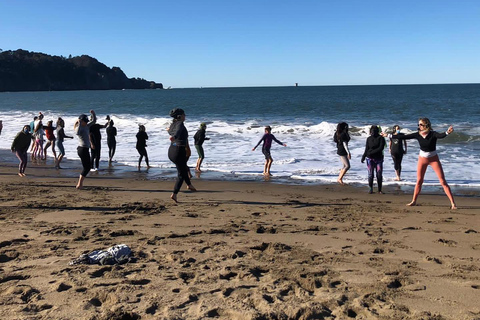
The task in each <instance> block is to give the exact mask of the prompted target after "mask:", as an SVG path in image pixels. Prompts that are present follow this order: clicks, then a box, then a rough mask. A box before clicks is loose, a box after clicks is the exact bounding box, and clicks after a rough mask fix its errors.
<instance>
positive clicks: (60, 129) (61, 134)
mask: <svg viewBox="0 0 480 320" xmlns="http://www.w3.org/2000/svg"><path fill="white" fill-rule="evenodd" d="M64 128H65V121H63V119H62V118H60V117H59V118H58V119H57V141H56V142H57V148H58V158H57V163H56V164H55V168H57V169H62V168H61V167H60V162H62V160H63V157H64V156H65V148H64V147H63V141H64V140H65V138H69V139H73V137H70V136H67V135H66V134H65V131H64Z"/></svg>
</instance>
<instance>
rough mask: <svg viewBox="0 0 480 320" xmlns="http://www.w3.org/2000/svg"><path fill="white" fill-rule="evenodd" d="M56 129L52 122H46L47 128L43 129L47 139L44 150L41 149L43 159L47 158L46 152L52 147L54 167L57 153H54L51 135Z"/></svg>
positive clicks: (53, 140) (52, 135)
mask: <svg viewBox="0 0 480 320" xmlns="http://www.w3.org/2000/svg"><path fill="white" fill-rule="evenodd" d="M56 129H57V128H56V127H54V126H53V120H49V121H48V122H47V126H46V127H45V136H46V137H47V143H46V144H45V148H43V152H44V153H45V159H46V158H47V150H48V147H50V146H52V152H53V157H54V161H55V167H56V163H57V152H56V151H55V140H56V139H55V135H54V134H53V130H56Z"/></svg>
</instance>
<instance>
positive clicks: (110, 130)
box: [106, 116, 117, 164]
mask: <svg viewBox="0 0 480 320" xmlns="http://www.w3.org/2000/svg"><path fill="white" fill-rule="evenodd" d="M107 120H108V127H107V130H106V131H107V145H108V163H109V164H111V163H112V160H113V156H114V155H115V150H116V149H117V139H116V136H117V128H115V127H114V126H113V124H114V123H113V120H112V119H110V116H107Z"/></svg>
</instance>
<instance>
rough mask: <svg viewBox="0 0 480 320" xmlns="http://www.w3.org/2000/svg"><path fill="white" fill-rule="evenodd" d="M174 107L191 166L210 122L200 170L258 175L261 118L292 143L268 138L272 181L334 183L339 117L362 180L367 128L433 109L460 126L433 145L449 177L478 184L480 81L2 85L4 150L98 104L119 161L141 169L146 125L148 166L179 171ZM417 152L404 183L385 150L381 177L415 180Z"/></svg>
mask: <svg viewBox="0 0 480 320" xmlns="http://www.w3.org/2000/svg"><path fill="white" fill-rule="evenodd" d="M175 107H180V108H183V109H184V110H185V112H186V115H187V120H186V123H185V124H186V127H187V129H188V130H189V136H190V144H191V145H192V153H193V154H192V157H191V159H190V161H189V164H190V166H192V167H194V166H195V161H196V159H197V155H196V152H195V149H194V148H193V135H194V134H195V132H196V130H197V129H198V127H199V124H200V123H201V122H206V123H207V125H208V128H207V137H209V138H210V139H211V140H208V141H206V142H205V144H204V149H205V154H206V158H205V160H204V163H203V166H202V169H203V170H204V173H202V178H207V179H208V178H213V179H227V180H229V179H230V180H262V179H263V176H262V171H263V164H264V157H263V154H262V153H261V148H258V149H257V150H256V151H255V152H252V148H253V147H254V146H255V144H256V143H257V142H258V140H259V139H260V138H261V137H262V135H263V130H264V129H263V128H264V126H265V125H270V126H272V128H273V131H272V133H273V134H274V135H275V136H276V137H277V139H279V140H281V141H282V142H285V143H286V144H287V147H283V146H281V145H278V144H275V143H274V144H273V146H272V156H273V159H274V163H273V166H272V173H273V175H274V176H273V177H272V178H271V180H272V181H274V182H279V183H296V184H298V183H299V184H322V183H334V182H335V181H336V179H337V176H338V173H339V170H340V168H341V163H340V160H339V157H338V156H337V155H336V145H335V143H334V142H333V140H332V137H333V134H334V131H335V128H336V125H337V123H338V122H341V121H345V122H347V123H349V125H350V134H351V137H352V140H351V141H350V144H349V147H350V150H351V152H352V160H351V164H352V168H351V170H350V171H349V172H348V173H347V175H346V177H345V182H347V183H354V184H366V177H367V170H366V164H362V163H361V162H360V159H361V156H362V154H363V151H364V147H365V141H366V139H367V137H368V129H369V127H370V126H371V125H372V124H376V125H380V126H381V127H382V129H384V130H388V129H390V128H391V127H392V126H393V125H394V124H399V125H400V126H401V127H402V128H403V129H402V132H405V133H408V132H411V131H412V130H416V128H417V121H418V118H419V117H428V118H430V120H431V122H432V124H433V128H434V130H437V131H444V130H446V129H447V128H448V126H449V125H453V126H454V129H455V132H454V133H453V134H451V135H449V136H448V137H447V138H445V139H443V140H440V141H439V142H438V144H437V151H438V153H439V155H440V159H441V161H442V164H443V167H444V170H445V174H446V177H447V180H448V181H449V183H450V185H452V186H460V187H472V188H475V189H477V188H479V187H480V170H479V168H480V152H479V151H480V126H479V125H478V124H479V123H480V85H479V84H456V85H391V86H323V87H301V86H300V87H263V88H192V89H170V90H121V91H68V92H15V93H13V92H4V93H0V120H3V131H2V134H1V139H0V149H9V148H10V145H11V142H12V140H13V138H14V136H15V135H16V133H17V132H18V131H20V130H21V128H22V126H23V125H24V124H29V123H30V121H31V120H32V119H33V117H34V116H35V115H36V114H38V112H39V111H41V112H42V113H43V114H44V115H45V124H46V122H47V121H48V120H54V121H56V119H57V117H59V116H61V117H62V118H63V119H64V120H65V122H66V127H65V132H66V134H67V135H73V124H74V122H75V120H76V119H77V117H78V115H79V114H81V113H86V114H88V112H89V110H90V109H94V110H95V111H96V113H97V115H98V118H99V122H100V123H103V121H104V120H103V119H105V116H106V115H110V116H111V118H112V119H113V120H114V122H115V126H116V127H117V130H118V136H117V152H116V155H115V158H114V160H115V163H114V166H123V167H125V168H127V169H128V168H131V169H132V170H135V169H136V168H135V167H136V165H137V161H138V154H137V151H136V149H135V142H136V138H135V135H136V133H137V131H138V125H139V124H143V125H145V126H146V129H147V133H148V135H149V140H148V148H147V151H148V153H149V158H150V164H151V165H152V167H153V168H152V169H151V170H149V174H150V175H151V176H152V177H163V176H171V175H172V174H174V173H175V169H174V166H173V164H172V163H171V162H170V161H169V160H168V157H167V150H168V147H169V139H168V138H169V137H168V134H167V131H166V128H167V127H168V126H169V124H170V122H171V119H170V118H169V116H168V113H169V110H171V109H172V108H175ZM103 142H104V143H103V146H102V163H101V165H100V169H102V168H107V166H108V165H107V163H106V161H107V160H108V148H107V144H106V134H103ZM387 142H388V141H387ZM64 145H65V149H66V158H68V159H78V156H77V153H76V147H77V141H76V139H74V140H70V139H67V140H66V141H65V143H64ZM387 145H388V144H387ZM418 151H419V148H418V143H417V142H416V141H414V140H410V141H409V142H408V154H407V155H405V157H404V160H403V172H402V178H403V181H401V182H397V181H394V178H395V172H394V169H393V162H392V160H391V158H390V155H389V153H388V148H387V149H385V163H384V184H385V185H400V186H412V185H414V184H415V179H416V161H417V157H418ZM49 152H50V151H49ZM12 157H13V155H12ZM425 185H427V186H428V185H431V186H435V185H438V180H437V177H436V176H435V174H434V172H433V170H430V169H429V170H428V171H427V174H426V181H425Z"/></svg>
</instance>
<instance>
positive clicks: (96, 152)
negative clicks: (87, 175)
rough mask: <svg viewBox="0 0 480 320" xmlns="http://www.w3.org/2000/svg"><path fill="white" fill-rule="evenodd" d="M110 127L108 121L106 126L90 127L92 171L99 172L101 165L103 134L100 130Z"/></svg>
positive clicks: (96, 125)
mask: <svg viewBox="0 0 480 320" xmlns="http://www.w3.org/2000/svg"><path fill="white" fill-rule="evenodd" d="M107 126H108V121H107V123H105V124H104V125H101V124H98V123H95V124H93V125H92V126H91V127H90V152H91V154H92V157H91V170H93V171H97V170H98V165H99V164H100V155H101V150H102V134H101V132H100V129H104V128H106V127H107Z"/></svg>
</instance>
